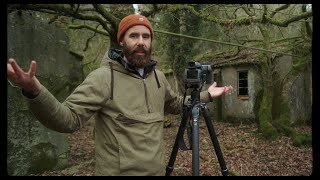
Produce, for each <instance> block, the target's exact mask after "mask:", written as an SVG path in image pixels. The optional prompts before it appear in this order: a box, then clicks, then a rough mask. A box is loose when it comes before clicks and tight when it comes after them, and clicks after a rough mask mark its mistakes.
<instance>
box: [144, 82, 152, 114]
mask: <svg viewBox="0 0 320 180" xmlns="http://www.w3.org/2000/svg"><path fill="white" fill-rule="evenodd" d="M143 85H144V96H145V99H146V104H147V109H148V113H150V112H151V111H150V108H149V102H148V93H147V84H146V79H143Z"/></svg>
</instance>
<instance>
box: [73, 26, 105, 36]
mask: <svg viewBox="0 0 320 180" xmlns="http://www.w3.org/2000/svg"><path fill="white" fill-rule="evenodd" d="M68 28H69V29H89V30H91V31H94V32H96V33H99V34H102V35H105V36H109V33H107V32H106V31H103V30H99V29H96V28H95V27H92V26H89V25H81V24H80V25H69V26H68Z"/></svg>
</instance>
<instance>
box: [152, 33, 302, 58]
mask: <svg viewBox="0 0 320 180" xmlns="http://www.w3.org/2000/svg"><path fill="white" fill-rule="evenodd" d="M154 32H157V33H163V34H169V35H173V36H179V37H184V38H189V39H195V40H201V41H208V42H214V43H219V44H226V45H231V46H238V47H243V48H248V49H254V50H259V51H264V52H271V53H276V54H284V55H288V56H293V57H299V58H301V57H300V56H297V55H294V54H288V53H283V52H277V51H272V50H267V49H262V48H256V47H250V46H244V45H241V44H235V43H230V42H223V41H217V40H212V39H205V38H200V37H193V36H188V35H183V34H177V33H172V32H167V31H161V30H154Z"/></svg>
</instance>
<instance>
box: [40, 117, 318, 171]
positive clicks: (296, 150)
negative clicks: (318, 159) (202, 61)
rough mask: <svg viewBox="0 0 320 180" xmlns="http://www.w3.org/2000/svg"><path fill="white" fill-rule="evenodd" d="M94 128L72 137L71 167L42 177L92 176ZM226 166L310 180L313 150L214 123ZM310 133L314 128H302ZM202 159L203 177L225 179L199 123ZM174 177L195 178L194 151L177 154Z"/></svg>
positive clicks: (168, 140)
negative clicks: (303, 177) (193, 169)
mask: <svg viewBox="0 0 320 180" xmlns="http://www.w3.org/2000/svg"><path fill="white" fill-rule="evenodd" d="M179 125H180V124H179V123H178V122H176V123H173V124H172V125H171V126H170V127H167V128H165V130H164V131H165V132H164V134H165V149H166V163H167V162H168V160H169V158H170V155H171V151H172V147H173V144H174V141H175V138H176V135H177V131H178V128H179ZM92 126H93V124H92V123H88V124H87V126H85V127H84V128H82V129H81V130H79V131H77V132H75V133H73V134H70V135H69V139H70V156H69V162H70V167H69V168H66V169H63V170H60V171H50V172H49V171H47V172H44V173H42V174H39V176H93V175H94V142H93V127H92ZM213 126H214V129H215V132H216V134H217V138H218V141H219V144H220V148H221V151H222V154H223V158H224V161H225V164H226V166H227V168H228V170H229V171H230V172H234V173H235V174H237V175H239V176H309V175H310V174H311V173H312V147H311V146H307V147H295V146H293V145H292V142H291V140H290V138H288V137H280V138H278V139H277V140H275V141H267V140H264V139H262V138H259V137H258V135H257V134H258V131H257V130H258V129H257V127H256V126H255V125H233V124H229V123H222V122H214V123H213ZM298 131H300V132H310V133H311V127H302V128H299V129H298ZM199 139H200V141H199V148H200V150H199V154H200V155H199V156H200V168H199V173H200V175H201V176H222V174H221V172H220V170H221V168H220V166H219V163H218V160H217V158H216V154H215V151H214V148H213V145H212V142H211V138H210V136H209V133H208V130H207V127H206V126H205V123H204V122H202V121H200V128H199ZM171 175H172V176H192V151H191V150H188V151H181V150H179V151H178V154H177V157H176V160H175V164H174V170H173V172H172V174H171Z"/></svg>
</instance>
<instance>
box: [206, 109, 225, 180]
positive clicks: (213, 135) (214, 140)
mask: <svg viewBox="0 0 320 180" xmlns="http://www.w3.org/2000/svg"><path fill="white" fill-rule="evenodd" d="M203 113H204V118H205V121H206V124H207V127H208V131H209V134H210V137H211V141H212V144H213V146H214V150H215V152H216V155H217V158H218V161H219V164H220V167H221V173H222V175H223V176H228V175H229V170H228V169H227V167H226V164H225V162H224V159H223V155H222V152H221V149H220V145H219V142H218V138H217V136H216V133H215V130H214V128H213V124H212V122H211V119H210V116H209V110H208V107H207V106H205V107H204V111H203Z"/></svg>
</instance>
